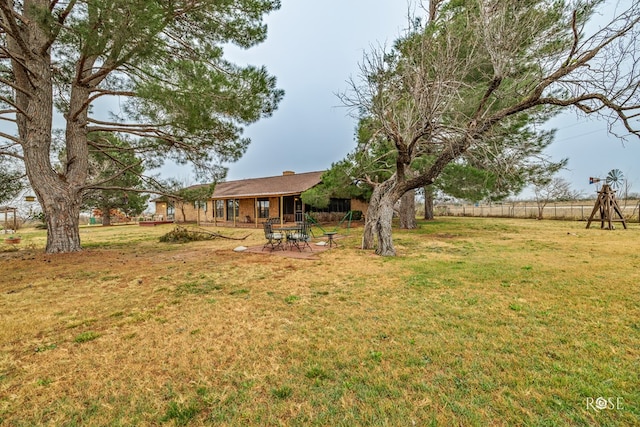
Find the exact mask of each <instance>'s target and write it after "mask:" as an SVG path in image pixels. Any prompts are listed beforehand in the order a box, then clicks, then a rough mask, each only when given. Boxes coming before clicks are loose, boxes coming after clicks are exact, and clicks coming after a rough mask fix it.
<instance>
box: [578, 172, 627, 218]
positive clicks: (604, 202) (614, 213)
mask: <svg viewBox="0 0 640 427" xmlns="http://www.w3.org/2000/svg"><path fill="white" fill-rule="evenodd" d="M623 179H624V178H623V176H622V172H620V170H619V169H613V170H612V171H610V172H609V174H608V175H607V178H606V180H605V182H606V183H605V184H604V185H603V186H602V188H601V189H600V190H599V191H598V198H597V199H596V204H595V206H594V207H593V211H592V212H591V216H590V217H589V221H587V228H589V226H590V225H591V222H592V221H593V220H594V219H595V220H596V221H597V220H598V218H597V214H600V218H599V221H600V228H606V229H607V230H613V229H614V228H615V227H614V226H613V223H614V222H622V226H623V227H624V228H625V229H626V228H627V223H626V222H625V219H624V216H623V215H622V210H621V209H620V206H619V205H618V201H617V200H616V190H614V189H613V188H612V187H614V188H618V187H619V186H620V184H622V181H623ZM599 181H600V179H598V178H589V182H590V183H597V182H599Z"/></svg>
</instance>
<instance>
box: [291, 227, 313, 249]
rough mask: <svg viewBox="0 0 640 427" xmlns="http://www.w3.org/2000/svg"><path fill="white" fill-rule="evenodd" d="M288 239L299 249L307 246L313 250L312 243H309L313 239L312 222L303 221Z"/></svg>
mask: <svg viewBox="0 0 640 427" xmlns="http://www.w3.org/2000/svg"><path fill="white" fill-rule="evenodd" d="M288 240H289V241H290V243H291V244H292V245H293V246H295V247H296V248H298V250H299V251H302V250H303V249H304V248H305V246H306V247H308V248H309V250H310V251H312V252H313V249H312V248H311V245H309V242H310V241H311V224H309V223H308V222H303V223H301V224H300V225H299V228H298V229H297V230H296V231H295V232H294V233H292V234H291V235H290V236H288Z"/></svg>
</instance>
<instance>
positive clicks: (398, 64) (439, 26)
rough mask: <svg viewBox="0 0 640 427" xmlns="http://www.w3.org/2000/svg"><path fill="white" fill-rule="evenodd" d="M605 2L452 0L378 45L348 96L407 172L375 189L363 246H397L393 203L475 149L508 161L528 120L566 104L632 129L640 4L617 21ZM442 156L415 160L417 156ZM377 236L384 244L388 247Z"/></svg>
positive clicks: (384, 251) (522, 144) (386, 250)
mask: <svg viewBox="0 0 640 427" xmlns="http://www.w3.org/2000/svg"><path fill="white" fill-rule="evenodd" d="M601 3H602V2H599V1H588V0H573V1H567V2H565V3H562V4H561V3H558V2H551V1H527V2H522V1H519V0H468V1H462V2H442V3H439V5H438V10H437V13H436V16H435V18H434V19H433V20H432V21H430V22H429V23H428V24H427V25H426V26H425V27H424V28H422V27H418V28H414V29H412V30H411V31H409V32H408V34H407V35H406V36H405V37H403V38H402V39H401V40H398V41H397V42H396V44H395V46H394V48H393V49H392V50H391V51H390V52H386V51H384V50H381V49H379V50H374V51H373V52H371V53H370V54H369V55H367V56H366V57H365V58H364V61H363V63H362V64H361V78H360V79H359V80H358V81H351V85H350V90H348V91H347V92H346V93H345V94H343V96H342V100H343V102H344V103H345V105H347V106H349V107H352V108H353V109H354V111H355V112H356V113H357V115H358V116H360V117H362V116H370V117H373V118H375V120H374V121H375V123H379V128H378V132H379V133H380V134H381V135H384V137H385V138H386V139H387V140H388V141H389V142H390V143H391V145H392V147H393V150H394V151H395V155H396V156H395V158H396V165H395V173H394V174H393V175H392V176H391V177H390V178H389V179H387V180H386V181H384V182H381V183H374V184H375V189H374V191H373V194H372V198H371V203H370V206H369V210H368V212H367V216H366V224H365V231H364V232H365V235H364V238H363V247H364V248H368V249H372V248H374V247H376V253H378V254H380V255H385V256H393V255H395V248H394V246H393V240H392V233H391V219H392V214H393V205H394V204H395V202H396V201H397V200H398V199H399V198H400V197H401V196H402V195H403V194H405V193H406V192H407V191H408V190H410V189H414V188H419V187H423V186H425V185H430V184H432V183H433V182H434V180H435V179H436V178H437V177H438V176H439V175H440V173H441V172H442V171H443V169H444V168H445V166H446V165H447V164H449V163H450V162H453V161H455V160H456V159H458V158H460V157H461V156H463V155H465V154H467V153H469V152H473V153H474V155H475V156H485V157H486V158H487V160H488V161H494V162H498V161H504V165H503V166H504V168H505V170H508V168H509V164H508V161H507V159H508V158H509V152H510V151H514V152H515V151H517V150H521V149H526V144H527V141H526V140H518V141H513V144H512V145H510V146H509V145H504V143H503V144H502V145H499V144H496V141H505V137H506V136H507V135H508V132H509V129H510V128H511V127H512V126H513V125H514V123H517V122H519V121H523V120H524V121H529V122H530V123H531V125H532V131H535V128H534V126H535V125H536V123H537V122H539V121H542V120H545V119H546V118H548V117H549V115H550V114H552V113H555V112H558V111H560V110H562V109H564V108H570V107H571V108H576V109H578V110H579V111H581V112H582V113H584V114H590V115H598V116H600V117H603V118H605V119H606V120H609V122H610V123H613V122H615V121H619V122H621V123H622V124H623V125H624V127H625V129H626V131H627V132H628V133H629V135H636V136H639V135H640V131H639V130H638V128H637V127H635V125H636V123H637V121H636V120H635V119H637V117H638V111H639V108H640V103H639V99H638V87H639V81H640V78H639V77H640V68H639V67H637V65H636V64H637V62H638V61H637V59H638V58H637V55H638V52H640V50H638V48H637V41H636V40H637V39H638V37H637V36H638V34H637V33H638V29H639V25H638V24H639V21H640V4H639V3H638V2H632V3H630V4H629V5H628V7H627V8H626V9H625V10H622V11H621V12H619V13H617V14H616V16H614V17H613V19H611V21H610V22H608V24H607V25H604V26H602V27H598V28H596V27H595V26H592V27H587V26H586V24H587V23H588V21H589V18H590V17H592V16H594V13H595V12H596V7H597V6H599V5H600V6H602V7H607V6H608V5H606V4H604V5H602V4H601ZM425 153H429V155H430V161H429V162H428V163H427V164H425V165H424V166H423V167H421V168H420V170H419V172H418V173H417V174H414V173H411V174H410V173H408V171H409V170H412V172H413V171H415V169H416V168H415V167H414V166H415V161H416V159H420V158H424V155H425ZM376 242H377V246H376Z"/></svg>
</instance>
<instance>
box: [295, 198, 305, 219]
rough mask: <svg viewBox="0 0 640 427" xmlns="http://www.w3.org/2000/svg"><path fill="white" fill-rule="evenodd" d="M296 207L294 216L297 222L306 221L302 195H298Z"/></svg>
mask: <svg viewBox="0 0 640 427" xmlns="http://www.w3.org/2000/svg"><path fill="white" fill-rule="evenodd" d="M293 207H294V214H295V215H294V216H295V221H296V222H304V211H303V209H302V199H301V198H300V197H296V198H295V199H294V203H293Z"/></svg>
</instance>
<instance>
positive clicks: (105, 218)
mask: <svg viewBox="0 0 640 427" xmlns="http://www.w3.org/2000/svg"><path fill="white" fill-rule="evenodd" d="M102 225H103V226H109V225H111V209H110V208H109V206H103V207H102Z"/></svg>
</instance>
